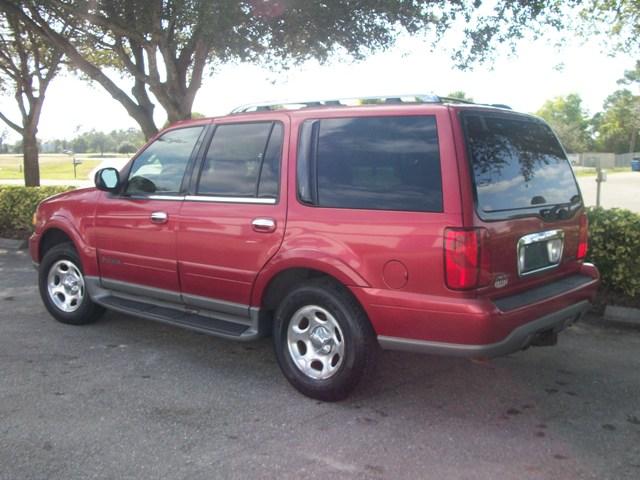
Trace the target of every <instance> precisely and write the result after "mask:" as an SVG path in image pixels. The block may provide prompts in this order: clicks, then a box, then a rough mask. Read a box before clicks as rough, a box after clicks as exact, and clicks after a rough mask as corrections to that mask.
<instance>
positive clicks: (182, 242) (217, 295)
mask: <svg viewBox="0 0 640 480" xmlns="http://www.w3.org/2000/svg"><path fill="white" fill-rule="evenodd" d="M288 122H289V120H288V117H287V116H285V115H274V117H273V119H272V120H269V121H258V122H246V121H239V120H238V121H235V122H232V123H229V122H228V120H226V122H225V123H223V124H217V125H216V126H215V131H214V134H213V138H212V140H211V142H210V144H209V146H208V149H207V151H206V154H205V156H204V158H203V161H202V166H201V169H200V172H199V175H195V176H194V179H195V181H194V184H193V187H192V191H191V192H190V193H191V194H190V195H187V196H186V198H185V201H184V203H183V204H182V209H181V211H180V226H179V229H178V269H179V272H180V283H181V286H182V294H183V300H184V302H185V303H187V304H191V305H193V306H198V307H204V308H209V309H211V310H217V311H222V312H227V313H237V314H241V313H242V312H245V313H246V312H248V310H245V309H246V308H247V307H248V305H249V303H250V295H251V288H252V285H253V282H254V280H255V278H256V276H257V274H258V272H259V271H260V269H261V268H262V267H263V266H264V265H265V264H266V263H267V261H268V260H269V258H271V257H272V256H273V255H274V254H275V253H276V251H277V250H278V248H279V247H280V244H281V242H282V239H283V236H284V228H285V216H286V195H285V194H284V193H282V192H283V191H284V188H283V186H282V182H281V181H280V180H281V178H286V177H285V175H284V172H283V171H282V170H283V168H282V166H284V165H286V162H284V161H283V154H284V155H285V156H286V153H284V152H283V141H284V139H285V138H287V135H288V130H289V124H288Z"/></svg>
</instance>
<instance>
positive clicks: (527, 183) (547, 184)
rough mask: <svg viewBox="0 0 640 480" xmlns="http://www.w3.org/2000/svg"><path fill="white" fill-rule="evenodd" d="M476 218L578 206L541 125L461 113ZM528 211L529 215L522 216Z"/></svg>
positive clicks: (559, 153)
mask: <svg viewBox="0 0 640 480" xmlns="http://www.w3.org/2000/svg"><path fill="white" fill-rule="evenodd" d="M462 123H463V127H464V131H465V134H466V139H467V148H468V151H469V157H470V161H471V168H472V171H473V178H474V186H475V193H476V202H477V207H478V214H479V215H480V217H481V218H484V219H504V218H509V217H511V216H513V215H519V214H529V213H540V214H542V215H545V212H553V211H558V210H557V209H558V207H560V206H568V207H569V210H565V215H566V214H568V212H569V211H570V210H571V209H573V208H576V206H579V205H580V204H581V198H580V193H579V191H578V187H577V185H576V181H575V178H574V176H573V172H572V171H571V165H570V164H569V162H568V160H567V158H566V155H565V153H564V151H563V150H562V147H561V146H560V143H559V142H558V140H557V138H556V137H555V135H554V134H553V132H552V131H551V129H550V128H549V127H548V126H547V125H546V124H545V123H543V122H541V121H538V120H536V119H528V118H525V117H517V116H515V115H495V114H493V115H492V114H483V113H475V112H473V113H468V112H467V113H463V114H462ZM528 211H530V212H528Z"/></svg>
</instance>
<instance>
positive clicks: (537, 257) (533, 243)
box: [518, 230, 564, 276]
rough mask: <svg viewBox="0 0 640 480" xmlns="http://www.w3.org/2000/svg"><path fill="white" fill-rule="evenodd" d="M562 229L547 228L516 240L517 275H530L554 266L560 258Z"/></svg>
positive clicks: (562, 246) (562, 237)
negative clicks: (544, 230)
mask: <svg viewBox="0 0 640 480" xmlns="http://www.w3.org/2000/svg"><path fill="white" fill-rule="evenodd" d="M563 249H564V231H562V230H547V231H546V232H536V233H530V234H529V235H525V236H524V237H522V238H521V239H520V240H518V275H520V276H523V275H530V274H532V273H537V272H541V271H543V270H547V269H550V268H555V267H557V266H558V265H559V264H560V261H561V260H562V251H563Z"/></svg>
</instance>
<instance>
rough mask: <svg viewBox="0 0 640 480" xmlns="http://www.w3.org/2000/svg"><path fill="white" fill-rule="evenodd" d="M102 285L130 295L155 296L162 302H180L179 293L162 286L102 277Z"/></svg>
mask: <svg viewBox="0 0 640 480" xmlns="http://www.w3.org/2000/svg"><path fill="white" fill-rule="evenodd" d="M102 286H103V287H104V288H106V289H109V290H116V291H120V292H125V293H129V294H132V295H140V296H142V297H151V298H157V299H158V300H162V301H164V302H171V303H182V298H180V293H178V292H173V291H171V290H164V289H162V288H155V287H148V286H146V285H139V284H137V283H129V282H123V281H121V280H112V279H109V278H103V279H102Z"/></svg>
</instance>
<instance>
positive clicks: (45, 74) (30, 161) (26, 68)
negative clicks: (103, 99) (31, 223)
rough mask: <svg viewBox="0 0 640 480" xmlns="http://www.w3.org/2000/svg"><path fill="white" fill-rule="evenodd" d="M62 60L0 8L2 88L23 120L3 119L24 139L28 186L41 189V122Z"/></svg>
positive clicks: (0, 83)
mask: <svg viewBox="0 0 640 480" xmlns="http://www.w3.org/2000/svg"><path fill="white" fill-rule="evenodd" d="M61 60H62V52H61V51H60V50H58V49H57V48H55V47H52V46H51V45H50V44H49V43H48V42H46V41H45V40H44V39H42V38H41V37H38V36H37V35H36V34H35V33H34V32H33V31H31V30H29V29H26V28H25V27H24V25H23V24H22V23H21V22H20V21H19V19H18V17H17V16H16V15H15V14H14V13H11V12H7V11H6V10H5V9H4V8H0V88H1V89H2V90H5V91H10V92H12V93H13V96H14V98H15V100H16V103H17V106H18V109H19V110H20V117H21V118H20V120H19V121H14V120H11V119H10V118H9V117H8V115H7V114H5V113H2V112H0V119H1V120H2V121H4V122H5V123H6V124H7V125H8V126H9V127H11V128H12V129H13V130H15V131H16V132H18V133H19V134H20V135H22V150H23V164H24V182H25V185H26V186H38V185H40V168H39V165H38V140H37V133H38V122H39V121H40V114H41V112H42V106H43V104H44V99H45V93H46V91H47V87H48V86H49V84H50V83H51V80H53V78H54V76H55V75H56V73H57V72H58V69H59V67H60V62H61Z"/></svg>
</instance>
